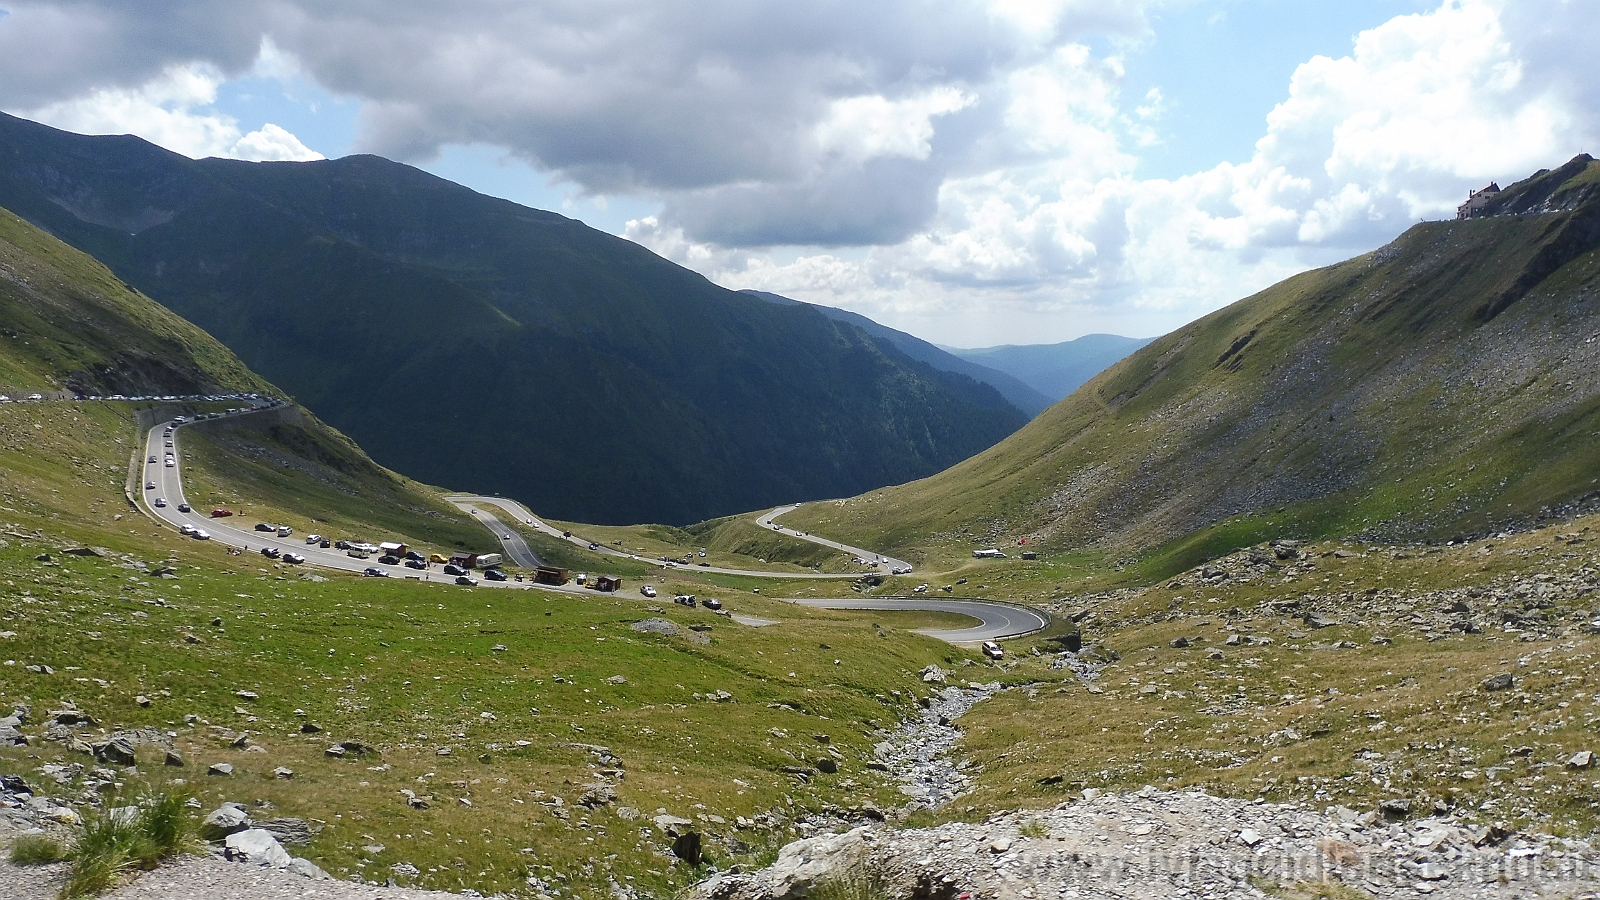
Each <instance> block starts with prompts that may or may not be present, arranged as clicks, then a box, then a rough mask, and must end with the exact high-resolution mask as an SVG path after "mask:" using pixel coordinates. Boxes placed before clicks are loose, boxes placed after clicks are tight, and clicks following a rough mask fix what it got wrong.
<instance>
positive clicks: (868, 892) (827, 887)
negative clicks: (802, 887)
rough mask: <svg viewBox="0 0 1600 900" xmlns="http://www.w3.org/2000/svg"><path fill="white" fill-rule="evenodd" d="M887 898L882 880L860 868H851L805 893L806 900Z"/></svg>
mask: <svg viewBox="0 0 1600 900" xmlns="http://www.w3.org/2000/svg"><path fill="white" fill-rule="evenodd" d="M888 896H889V891H888V889H887V888H886V887H885V886H884V883H883V880H882V879H880V878H879V877H877V876H876V875H874V874H872V873H871V872H868V871H867V870H866V869H865V868H864V867H862V866H852V867H851V868H849V869H847V870H846V871H844V872H841V873H839V874H837V875H834V876H832V877H830V878H828V879H826V880H824V881H821V882H818V883H817V885H816V887H813V888H812V889H811V890H810V891H807V892H806V900H888Z"/></svg>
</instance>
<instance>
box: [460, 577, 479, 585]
mask: <svg viewBox="0 0 1600 900" xmlns="http://www.w3.org/2000/svg"><path fill="white" fill-rule="evenodd" d="M456 584H463V585H466V586H467V587H476V586H477V584H478V582H476V581H474V580H473V579H471V578H469V577H467V576H466V575H457V576H456Z"/></svg>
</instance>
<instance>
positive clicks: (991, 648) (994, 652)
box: [983, 641, 1006, 659]
mask: <svg viewBox="0 0 1600 900" xmlns="http://www.w3.org/2000/svg"><path fill="white" fill-rule="evenodd" d="M983 655H984V656H987V657H989V658H990V659H999V658H1001V657H1002V656H1005V655H1006V651H1004V650H1002V649H1001V648H1000V645H999V644H996V643H995V642H994V641H984V642H983Z"/></svg>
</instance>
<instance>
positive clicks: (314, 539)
mask: <svg viewBox="0 0 1600 900" xmlns="http://www.w3.org/2000/svg"><path fill="white" fill-rule="evenodd" d="M306 543H308V544H320V543H322V535H320V534H308V535H306Z"/></svg>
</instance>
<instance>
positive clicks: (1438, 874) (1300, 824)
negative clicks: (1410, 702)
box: [690, 788, 1600, 900]
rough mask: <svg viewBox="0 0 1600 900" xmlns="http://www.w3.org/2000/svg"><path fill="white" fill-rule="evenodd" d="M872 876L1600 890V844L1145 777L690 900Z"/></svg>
mask: <svg viewBox="0 0 1600 900" xmlns="http://www.w3.org/2000/svg"><path fill="white" fill-rule="evenodd" d="M859 873H867V875H866V877H869V878H876V879H877V880H879V881H881V882H882V886H883V888H884V889H885V890H886V893H887V896H888V897H890V898H894V900H909V898H918V900H958V898H966V897H969V896H970V898H972V900H990V898H993V900H1012V898H1022V900H1044V898H1049V897H1062V898H1081V900H1101V898H1105V900H1110V898H1118V900H1121V898H1138V900H1167V898H1172V900H1178V898H1184V900H1189V898H1230V900H1231V898H1268V897H1281V896H1318V897H1322V896H1329V897H1339V898H1344V897H1350V898H1355V897H1382V898H1388V897H1417V896H1430V897H1439V898H1451V900H1458V898H1459V900H1466V898H1497V900H1499V898H1505V900H1509V898H1535V897H1572V898H1596V897H1600V852H1597V851H1596V850H1595V849H1594V848H1593V847H1591V845H1590V844H1589V843H1587V842H1584V841H1576V840H1563V839H1559V838H1554V837H1551V836H1548V835H1533V834H1522V833H1517V834H1509V833H1506V832H1503V831H1501V830H1498V829H1493V828H1488V827H1482V826H1470V825H1467V824H1465V823H1462V822H1460V821H1457V820H1455V819H1453V818H1425V819H1415V820H1411V821H1406V822H1394V823H1391V822H1386V821H1384V820H1382V819H1381V818H1379V817H1378V816H1377V815H1376V814H1373V813H1367V814H1358V813H1356V812H1354V811H1352V810H1348V809H1342V808H1339V807H1332V808H1330V809H1328V810H1326V811H1324V812H1315V811H1311V810H1307V809H1302V808H1298V807H1294V806H1287V805H1279V804H1273V803H1265V802H1250V801H1241V800H1227V799H1222V798H1218V797H1212V796H1210V795H1208V794H1204V793H1199V792H1186V793H1173V792H1165V791H1157V790H1154V789H1153V788H1146V789H1145V790H1144V791H1141V792H1139V793H1136V794H1120V795H1104V796H1093V795H1091V798H1090V799H1086V800H1084V801H1082V802H1079V803H1073V804H1070V805H1063V806H1061V807H1057V808H1056V809H1054V810H1048V811H1040V812H1012V813H1003V814H998V815H996V816H993V817H991V818H990V819H989V820H988V821H987V822H984V823H981V824H965V823H954V824H948V825H941V826H938V827H936V828H925V829H914V830H906V831H894V830H891V829H887V828H883V827H872V828H858V829H855V830H854V831H851V832H848V833H846V834H840V835H823V836H819V837H814V838H809V839H807V840H804V841H798V842H796V843H794V844H790V845H789V846H787V847H785V848H784V850H783V852H782V853H781V854H780V856H779V859H778V861H777V862H776V863H774V864H773V865H772V866H770V867H768V868H766V869H763V870H761V871H759V872H754V873H747V874H726V875H717V876H713V877H712V878H710V879H708V880H706V881H704V882H701V883H700V884H699V885H697V886H696V887H695V888H694V889H693V891H692V892H691V894H690V900H784V898H793V897H797V896H799V895H801V894H803V893H804V892H806V891H807V890H809V889H810V888H812V887H814V886H815V885H817V884H819V883H822V882H826V881H830V880H838V879H847V880H848V879H851V878H852V877H853V878H855V879H860V878H861V877H863V876H862V875H861V874H859ZM1325 886H1326V887H1325ZM1327 888H1331V889H1332V891H1333V892H1329V893H1320V892H1319V891H1323V890H1325V889H1327ZM1297 889H1299V890H1297ZM1280 892H1284V893H1280Z"/></svg>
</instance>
